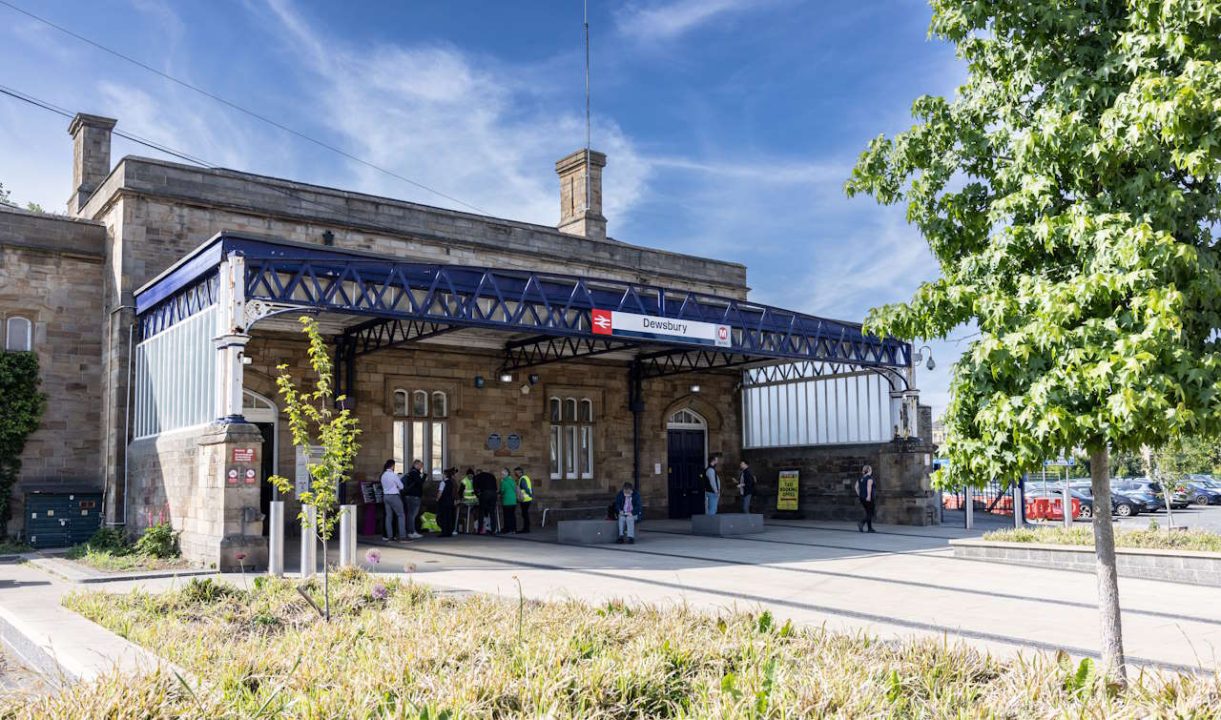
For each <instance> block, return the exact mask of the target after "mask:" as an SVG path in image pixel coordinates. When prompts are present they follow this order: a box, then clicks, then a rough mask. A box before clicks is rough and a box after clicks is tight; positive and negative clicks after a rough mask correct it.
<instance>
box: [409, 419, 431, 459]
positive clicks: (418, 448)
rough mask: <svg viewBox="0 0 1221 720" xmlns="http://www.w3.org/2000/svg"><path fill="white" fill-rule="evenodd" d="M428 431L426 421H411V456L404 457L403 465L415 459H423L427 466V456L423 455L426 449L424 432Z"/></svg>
mask: <svg viewBox="0 0 1221 720" xmlns="http://www.w3.org/2000/svg"><path fill="white" fill-rule="evenodd" d="M426 432H428V423H426V422H424V421H423V420H412V421H411V457H409V458H404V460H405V462H404V465H408V464H410V463H412V462H415V461H416V460H423V461H424V465H425V467H427V466H428V458H427V457H425V456H424V453H425V451H426V450H427V449H428V447H427V445H425V444H424V434H425V433H426Z"/></svg>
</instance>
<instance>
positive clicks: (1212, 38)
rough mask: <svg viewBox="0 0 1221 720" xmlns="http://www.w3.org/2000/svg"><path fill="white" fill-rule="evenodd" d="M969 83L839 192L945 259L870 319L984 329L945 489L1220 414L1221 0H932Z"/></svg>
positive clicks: (1114, 627)
mask: <svg viewBox="0 0 1221 720" xmlns="http://www.w3.org/2000/svg"><path fill="white" fill-rule="evenodd" d="M932 6H933V19H932V25H931V27H930V32H931V34H932V35H933V36H935V37H939V38H942V39H945V40H949V41H950V42H953V43H954V44H955V45H956V46H957V52H958V55H959V57H960V58H962V59H963V60H965V61H966V63H967V67H968V77H967V80H966V82H965V84H963V85H962V87H960V88H959V89H958V92H957V94H956V96H955V97H954V98H953V99H946V98H942V97H921V98H919V99H918V100H916V101H915V103H914V105H913V114H914V116H915V118H916V121H917V122H916V124H915V125H914V126H913V127H911V128H910V129H909V130H907V131H905V132H902V133H900V134H898V135H896V136H895V137H893V138H887V137H878V138H877V139H875V140H873V141H872V142H871V143H870V145H869V148H868V149H867V150H866V151H865V152H864V153H863V154H862V156H861V158H860V160H859V161H858V163H857V165H856V168H855V169H854V170H853V173H852V177H851V179H850V180H849V181H848V183H847V185H846V190H847V192H848V193H849V195H856V194H858V193H864V194H868V195H871V196H873V197H874V198H875V199H876V200H877V201H878V202H880V203H883V204H892V203H898V202H904V203H906V208H907V217H908V220H909V221H910V222H912V223H913V224H915V225H916V227H917V228H918V229H919V230H920V232H921V233H922V234H923V236H924V238H925V240H927V242H928V244H929V247H930V248H931V249H932V252H933V254H934V255H935V256H936V258H937V260H938V261H939V263H940V265H941V278H940V279H938V280H935V281H933V282H928V283H925V284H924V285H922V286H921V287H920V289H919V290H918V291H917V292H916V294H915V296H914V297H913V298H912V299H911V300H910V301H909V302H907V303H903V304H896V305H890V306H886V307H883V308H878V309H875V310H874V311H873V312H872V313H871V314H870V316H869V319H868V321H867V326H868V327H869V328H870V329H871V330H872V331H874V332H878V333H882V334H886V335H893V336H898V337H904V338H933V337H945V336H946V335H947V334H948V333H949V332H951V331H952V330H954V329H955V328H957V327H960V326H962V325H964V324H967V323H974V324H975V325H976V326H977V327H978V329H979V334H978V337H977V338H976V339H974V340H973V341H972V342H971V344H970V346H969V347H968V349H967V351H966V352H965V353H964V354H963V356H962V358H961V359H960V360H959V361H958V363H957V364H956V366H955V368H954V375H953V381H952V386H951V392H952V400H951V404H950V407H949V410H948V412H947V413H946V429H947V435H948V437H947V443H946V447H945V450H944V452H945V453H946V454H947V455H948V456H949V458H950V461H951V462H950V464H949V467H948V468H947V469H944V470H942V471H941V473H940V475H939V477H938V482H939V483H940V484H942V485H943V486H951V487H961V486H962V485H964V484H974V485H978V484H981V483H983V482H985V481H987V480H990V479H992V478H998V479H1001V480H1014V479H1016V478H1018V477H1020V475H1021V474H1022V473H1023V472H1026V471H1029V470H1033V469H1036V468H1037V467H1039V464H1040V463H1041V461H1042V460H1043V458H1046V457H1050V456H1055V455H1057V454H1060V453H1067V452H1071V451H1072V450H1073V449H1074V448H1077V447H1082V448H1085V449H1086V450H1087V451H1088V453H1089V459H1090V477H1091V484H1092V486H1093V493H1094V503H1095V507H1097V508H1104V509H1105V508H1107V507H1109V506H1110V494H1111V493H1110V485H1109V472H1108V457H1109V455H1108V454H1109V453H1110V452H1113V451H1117V452H1136V451H1138V450H1139V449H1140V447H1141V446H1142V445H1145V444H1148V445H1151V446H1154V447H1160V446H1162V445H1164V444H1165V443H1166V442H1168V441H1170V440H1172V439H1174V438H1177V437H1180V436H1183V435H1188V434H1195V433H1215V432H1216V430H1217V426H1218V423H1219V422H1221V392H1219V388H1221V346H1219V344H1218V339H1217V336H1216V329H1217V328H1218V327H1219V326H1221V316H1219V314H1218V313H1219V311H1221V272H1219V270H1218V262H1219V258H1218V250H1217V248H1216V244H1217V240H1218V237H1217V235H1218V232H1217V228H1218V225H1217V223H1218V220H1219V219H1221V195H1219V194H1218V178H1219V176H1221V65H1219V63H1221V0H1128V1H1127V2H1122V1H1120V0H1106V1H1104V0H990V1H989V2H978V1H973V0H933V2H932ZM1094 535H1095V549H1096V556H1097V574H1098V588H1099V610H1100V614H1101V620H1102V639H1103V664H1104V667H1105V671H1106V673H1107V675H1108V676H1109V677H1110V679H1111V680H1113V681H1116V682H1119V683H1124V682H1126V671H1125V666H1124V654H1123V641H1122V632H1121V627H1120V615H1119V596H1118V587H1117V583H1116V576H1115V546H1114V533H1113V528H1112V525H1111V519H1110V517H1109V514H1108V513H1106V512H1099V513H1097V514H1096V515H1095V519H1094Z"/></svg>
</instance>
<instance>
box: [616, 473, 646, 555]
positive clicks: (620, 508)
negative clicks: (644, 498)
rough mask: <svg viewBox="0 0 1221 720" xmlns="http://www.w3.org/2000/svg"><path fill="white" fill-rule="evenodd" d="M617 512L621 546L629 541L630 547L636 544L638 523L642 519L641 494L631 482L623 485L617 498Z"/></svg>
mask: <svg viewBox="0 0 1221 720" xmlns="http://www.w3.org/2000/svg"><path fill="white" fill-rule="evenodd" d="M615 512H616V513H617V515H618V520H619V539H618V540H616V541H615V542H617V543H619V544H620V545H622V544H623V542H624V540H625V539H626V540H627V544H628V545H635V544H636V521H637V520H639V519H640V513H641V508H640V493H638V492H636V488H634V487H632V484H631V483H630V482H625V483H623V489H622V490H620V491H619V494H618V495H616V496H615Z"/></svg>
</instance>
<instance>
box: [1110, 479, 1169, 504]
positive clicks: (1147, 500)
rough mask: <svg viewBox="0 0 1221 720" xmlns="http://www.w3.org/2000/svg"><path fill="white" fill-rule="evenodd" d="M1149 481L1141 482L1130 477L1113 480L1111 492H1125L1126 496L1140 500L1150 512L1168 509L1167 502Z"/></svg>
mask: <svg viewBox="0 0 1221 720" xmlns="http://www.w3.org/2000/svg"><path fill="white" fill-rule="evenodd" d="M1148 485H1149V483H1147V482H1145V483H1142V482H1139V481H1135V480H1130V479H1127V480H1125V479H1119V480H1112V481H1111V492H1112V493H1115V492H1119V493H1123V494H1124V495H1125V496H1127V497H1130V498H1132V499H1134V500H1139V501H1140V502H1141V503H1142V504H1144V506H1145V507H1146V508H1148V510H1149V512H1156V511H1158V510H1164V509H1166V503H1165V502H1163V501H1162V499H1161V498H1160V497H1158V495H1157V494H1156V493H1155V492H1154V491H1153V490H1152V489H1151V488H1149V487H1148Z"/></svg>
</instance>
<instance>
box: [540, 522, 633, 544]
mask: <svg viewBox="0 0 1221 720" xmlns="http://www.w3.org/2000/svg"><path fill="white" fill-rule="evenodd" d="M555 527H556V531H557V540H558V541H559V542H560V543H561V544H563V545H595V544H597V543H609V542H614V541H615V539H616V538H618V537H619V525H618V523H616V522H615V521H614V520H561V521H559V522H558V523H556V524H555Z"/></svg>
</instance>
